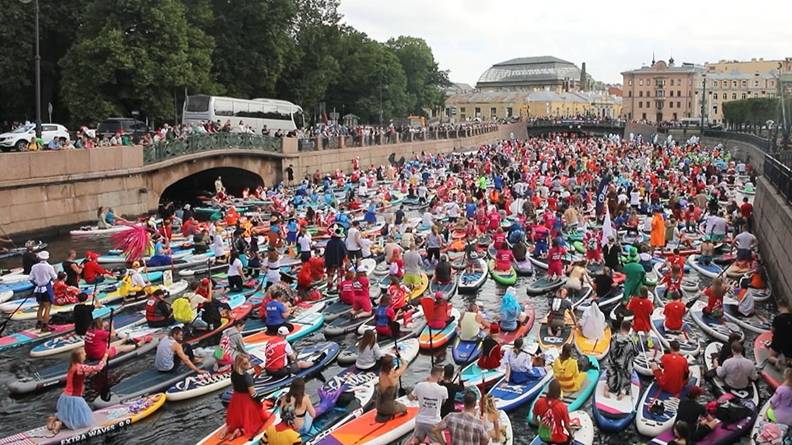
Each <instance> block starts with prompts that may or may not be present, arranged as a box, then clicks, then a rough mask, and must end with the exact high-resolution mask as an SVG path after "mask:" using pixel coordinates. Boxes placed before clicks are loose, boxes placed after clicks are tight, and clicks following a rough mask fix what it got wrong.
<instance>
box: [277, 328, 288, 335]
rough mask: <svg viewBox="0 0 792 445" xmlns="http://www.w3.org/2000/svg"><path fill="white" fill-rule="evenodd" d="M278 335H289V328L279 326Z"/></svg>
mask: <svg viewBox="0 0 792 445" xmlns="http://www.w3.org/2000/svg"><path fill="white" fill-rule="evenodd" d="M278 335H289V328H287V327H286V326H281V327H279V328H278Z"/></svg>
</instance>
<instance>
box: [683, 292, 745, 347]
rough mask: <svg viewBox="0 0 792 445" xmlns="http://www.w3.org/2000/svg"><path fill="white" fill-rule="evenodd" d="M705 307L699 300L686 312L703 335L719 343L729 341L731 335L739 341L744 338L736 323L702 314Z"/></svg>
mask: <svg viewBox="0 0 792 445" xmlns="http://www.w3.org/2000/svg"><path fill="white" fill-rule="evenodd" d="M706 306H707V305H706V304H705V303H704V302H703V301H700V300H699V301H696V302H695V303H694V304H693V306H692V307H691V308H690V310H688V313H689V314H690V317H691V318H693V321H694V322H696V324H697V325H698V326H699V327H700V328H701V330H702V331H704V333H705V334H707V335H709V336H710V337H712V338H714V339H716V340H720V341H729V336H730V335H731V334H737V335H739V336H740V340H741V341H742V340H743V339H744V338H745V333H743V330H742V329H740V327H739V326H738V325H737V324H736V323H733V322H731V321H728V320H727V319H724V318H725V317H721V318H713V317H710V316H709V315H707V314H705V313H704V312H702V310H703V309H704V308H705V307H706Z"/></svg>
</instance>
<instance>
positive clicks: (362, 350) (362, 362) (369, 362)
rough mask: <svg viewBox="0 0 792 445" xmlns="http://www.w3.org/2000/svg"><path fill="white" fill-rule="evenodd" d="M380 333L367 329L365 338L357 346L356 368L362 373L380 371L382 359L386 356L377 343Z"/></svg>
mask: <svg viewBox="0 0 792 445" xmlns="http://www.w3.org/2000/svg"><path fill="white" fill-rule="evenodd" d="M377 334H378V332H377V331H375V330H373V329H366V331H365V332H364V333H363V337H361V338H360V340H359V341H358V344H357V348H356V349H357V359H355V368H357V369H359V370H361V371H376V370H379V366H380V364H381V360H382V357H384V356H385V355H387V354H385V353H384V352H382V350H381V349H380V347H379V344H378V343H377Z"/></svg>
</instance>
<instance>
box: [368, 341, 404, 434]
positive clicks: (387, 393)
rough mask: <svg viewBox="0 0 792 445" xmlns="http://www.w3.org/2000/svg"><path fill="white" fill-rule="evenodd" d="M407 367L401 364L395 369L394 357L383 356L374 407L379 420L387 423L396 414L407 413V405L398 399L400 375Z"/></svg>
mask: <svg viewBox="0 0 792 445" xmlns="http://www.w3.org/2000/svg"><path fill="white" fill-rule="evenodd" d="M406 369H407V367H406V366H400V367H399V368H398V369H395V367H394V363H393V357H391V356H389V355H387V356H385V357H383V358H382V365H381V366H380V373H379V382H377V394H376V399H375V402H374V409H376V410H377V416H376V421H377V422H379V423H385V422H387V421H389V420H391V419H393V418H394V417H396V416H401V415H403V414H406V413H407V407H406V406H404V404H402V403H399V402H397V401H396V395H397V393H398V388H397V385H398V383H399V377H401V375H402V374H403V373H404V371H405V370H406Z"/></svg>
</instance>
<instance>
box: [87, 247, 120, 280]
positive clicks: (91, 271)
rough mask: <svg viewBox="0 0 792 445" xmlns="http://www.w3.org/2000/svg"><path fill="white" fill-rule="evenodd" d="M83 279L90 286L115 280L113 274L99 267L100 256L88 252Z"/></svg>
mask: <svg viewBox="0 0 792 445" xmlns="http://www.w3.org/2000/svg"><path fill="white" fill-rule="evenodd" d="M85 260H86V261H85V264H83V270H82V277H83V280H85V282H86V283H88V284H94V283H101V282H102V281H104V279H105V278H113V274H112V273H111V272H110V271H109V270H107V269H105V268H104V267H102V266H101V265H99V261H98V260H99V254H97V253H96V252H88V253H86V254H85Z"/></svg>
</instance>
